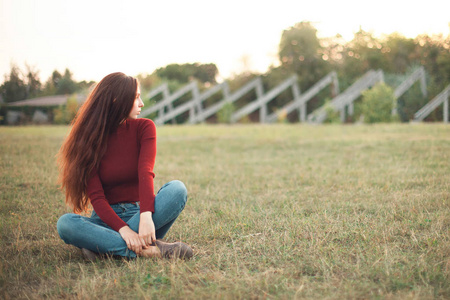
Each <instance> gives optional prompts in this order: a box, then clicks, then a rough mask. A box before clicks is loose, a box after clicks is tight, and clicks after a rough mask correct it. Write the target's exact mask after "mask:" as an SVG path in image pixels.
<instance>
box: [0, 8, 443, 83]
mask: <svg viewBox="0 0 450 300" xmlns="http://www.w3.org/2000/svg"><path fill="white" fill-rule="evenodd" d="M301 21H309V22H312V24H313V25H314V27H315V28H316V29H317V30H318V36H319V37H330V36H335V35H336V34H340V35H342V36H343V37H344V39H346V40H351V39H352V38H353V34H354V33H355V32H357V31H358V30H359V29H360V28H362V29H363V30H365V31H369V32H372V33H373V34H374V35H375V36H378V37H379V36H382V35H384V34H391V33H393V32H398V33H400V34H402V35H404V36H406V37H411V38H414V37H416V36H417V35H419V34H423V33H426V34H430V35H431V34H440V33H442V34H444V36H447V35H448V34H449V26H450V1H446V0H428V1H425V2H423V1H422V2H418V1H404V0H378V1H371V2H369V1H361V0H359V1H354V0H341V1H336V0H322V1H320V0H318V1H294V0H274V1H266V0H259V1H253V0H227V1H214V0H207V1H206V0H190V1H188V0H182V1H179V0H172V1H170V0H165V1H163V0H159V1H153V0H123V1H119V0H0V82H3V77H4V75H5V74H8V73H9V70H10V66H11V63H14V64H17V65H18V66H19V67H20V68H21V69H22V70H25V64H28V65H30V66H32V67H33V68H34V69H35V70H39V74H40V78H41V81H42V82H44V81H45V80H47V78H48V77H49V76H50V74H51V73H52V72H53V70H55V69H56V70H58V71H59V72H61V73H63V72H64V70H65V69H66V68H69V70H70V71H71V72H72V73H73V75H74V79H76V80H79V81H81V80H87V81H89V80H94V81H99V80H101V78H103V77H104V76H105V75H107V74H109V73H112V72H117V71H121V72H124V73H126V74H127V75H132V76H135V75H137V74H140V73H144V74H145V73H152V72H153V71H154V70H155V69H156V68H159V67H163V66H165V65H167V64H170V63H180V64H182V63H194V62H199V63H215V64H216V65H217V67H218V69H219V72H220V77H221V78H229V77H230V76H232V75H233V74H236V73H239V72H241V71H242V70H243V68H248V69H250V70H252V71H256V72H265V71H266V70H267V69H268V67H269V66H270V65H272V64H275V65H276V64H277V62H278V59H277V51H278V44H279V41H280V38H281V34H282V32H283V30H285V29H288V28H289V27H291V26H293V25H294V24H295V23H297V22H301ZM244 62H245V63H244Z"/></svg>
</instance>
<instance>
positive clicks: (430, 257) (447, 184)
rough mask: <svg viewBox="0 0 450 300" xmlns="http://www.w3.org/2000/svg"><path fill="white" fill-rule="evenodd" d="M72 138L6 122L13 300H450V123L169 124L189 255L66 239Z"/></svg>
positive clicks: (0, 203) (8, 285) (164, 177)
mask: <svg viewBox="0 0 450 300" xmlns="http://www.w3.org/2000/svg"><path fill="white" fill-rule="evenodd" d="M67 130H68V127H8V128H5V127H1V128H0V170H1V175H0V176H1V182H0V191H1V195H0V217H1V218H0V222H1V223H0V224H1V247H0V254H1V260H0V288H1V291H0V298H3V299H17V298H22V299H40V298H50V299H54V298H79V299H88V298H100V299H160V298H162V299H166V298H170V299H176V298H190V299H192V298H195V299H211V298H223V299H232V298H233V299H234V298H243V299H255V298H268V299H278V298H281V299H296V298H297V299H303V298H310V299H317V298H329V299H342V298H358V299H391V298H392V299H430V298H438V299H439V298H441V299H449V298H450V126H449V125H443V124H415V125H413V124H396V125H374V126H368V125H348V126H346V125H344V126H343V125H329V126H308V125H272V126H265V125H236V126H178V127H177V126H165V127H160V128H158V155H157V164H156V168H155V172H156V178H155V180H156V188H159V187H160V186H161V185H163V184H164V183H165V182H167V181H169V180H172V179H180V180H182V181H183V182H185V184H186V186H187V188H188V191H189V200H188V204H187V206H186V208H185V210H184V212H183V213H182V215H181V216H180V218H179V219H178V221H177V222H176V223H175V225H174V227H173V228H172V230H171V231H170V232H169V234H168V236H167V240H169V241H175V240H183V241H186V242H188V243H190V244H191V245H192V246H193V248H194V250H195V257H194V258H193V259H192V260H190V261H187V262H184V261H167V260H147V259H136V260H132V261H125V260H117V259H106V260H100V261H97V262H95V263H90V262H86V261H84V260H83V259H82V256H81V252H80V250H79V249H76V248H75V247H72V246H69V245H66V244H64V242H63V241H62V240H60V238H59V236H58V234H57V232H56V221H57V219H58V217H59V216H60V215H62V214H63V213H65V212H68V211H69V210H68V209H67V208H66V207H65V205H64V201H63V197H62V193H61V191H59V190H58V186H57V183H56V181H57V168H56V165H55V158H54V156H55V154H56V152H57V151H58V149H59V146H60V145H61V142H62V140H63V138H64V136H65V134H66V133H67Z"/></svg>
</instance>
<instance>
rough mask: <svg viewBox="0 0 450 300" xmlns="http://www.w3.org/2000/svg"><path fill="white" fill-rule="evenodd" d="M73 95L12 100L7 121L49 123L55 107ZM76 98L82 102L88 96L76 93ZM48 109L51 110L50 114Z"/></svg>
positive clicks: (11, 122)
mask: <svg viewBox="0 0 450 300" xmlns="http://www.w3.org/2000/svg"><path fill="white" fill-rule="evenodd" d="M71 97H73V95H56V96H44V97H38V98H33V99H26V100H21V101H14V102H10V103H8V104H7V107H8V111H7V114H6V123H7V124H8V125H15V124H20V123H23V122H25V123H26V122H30V121H31V122H32V123H34V124H44V123H48V122H49V121H51V119H52V117H51V112H52V111H53V109H54V108H56V107H58V106H61V105H64V104H66V103H67V100H68V99H69V98H71ZM75 99H76V100H77V102H78V103H79V104H81V103H83V102H84V101H85V100H86V96H85V95H75ZM30 107H31V109H30ZM41 108H42V109H41ZM46 111H48V112H50V115H49V113H47V112H46Z"/></svg>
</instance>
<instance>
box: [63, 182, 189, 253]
mask: <svg viewBox="0 0 450 300" xmlns="http://www.w3.org/2000/svg"><path fill="white" fill-rule="evenodd" d="M186 201H187V190H186V187H185V186H184V184H183V183H182V182H181V181H178V180H174V181H170V182H168V183H166V184H165V185H164V186H163V187H162V188H161V189H160V190H159V191H158V193H157V195H156V197H155V212H154V213H153V215H152V218H153V223H154V224H155V229H156V238H157V239H161V238H163V237H164V236H165V235H166V233H167V231H169V229H170V227H171V226H172V224H173V223H174V222H175V220H176V219H177V217H178V215H179V214H180V213H181V211H182V210H183V209H184V206H185V205H186ZM111 207H112V209H113V210H114V211H115V212H116V213H117V215H118V216H119V217H120V218H121V219H122V220H124V221H125V223H127V224H128V226H129V227H130V228H131V229H133V230H134V231H135V232H138V230H139V218H140V209H139V204H133V203H118V204H113V205H111ZM56 227H57V229H58V233H59V236H60V237H61V238H62V239H63V241H64V242H66V244H71V245H74V246H76V247H78V248H86V249H89V250H91V251H94V252H97V253H108V254H112V255H118V256H125V257H130V258H134V257H136V253H134V252H133V251H131V250H129V249H128V248H127V244H126V243H125V241H124V240H123V239H122V236H121V235H120V234H119V233H118V232H117V231H115V230H113V229H112V228H111V227H109V226H108V225H106V224H105V223H104V222H103V221H102V220H101V219H100V217H99V216H98V215H97V214H96V213H95V211H93V212H92V215H91V217H90V218H88V217H83V216H80V215H77V214H72V213H69V214H65V215H63V216H61V217H60V218H59V220H58V223H57V224H56Z"/></svg>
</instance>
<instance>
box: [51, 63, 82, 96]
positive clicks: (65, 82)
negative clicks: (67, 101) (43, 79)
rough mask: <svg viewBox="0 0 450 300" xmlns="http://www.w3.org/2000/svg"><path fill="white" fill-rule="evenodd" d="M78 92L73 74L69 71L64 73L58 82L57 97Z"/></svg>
mask: <svg viewBox="0 0 450 300" xmlns="http://www.w3.org/2000/svg"><path fill="white" fill-rule="evenodd" d="M77 91H78V85H77V82H76V81H74V80H73V79H72V73H71V72H70V70H69V69H66V70H65V71H64V75H63V76H62V77H61V78H60V79H59V80H58V82H57V85H56V94H57V95H67V94H73V93H75V92H77Z"/></svg>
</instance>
